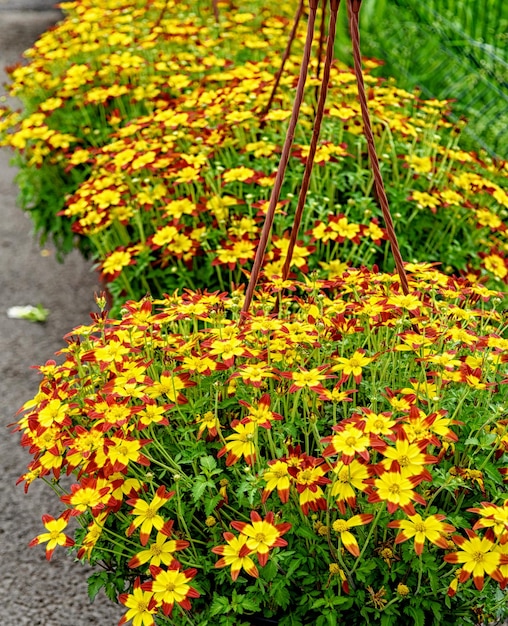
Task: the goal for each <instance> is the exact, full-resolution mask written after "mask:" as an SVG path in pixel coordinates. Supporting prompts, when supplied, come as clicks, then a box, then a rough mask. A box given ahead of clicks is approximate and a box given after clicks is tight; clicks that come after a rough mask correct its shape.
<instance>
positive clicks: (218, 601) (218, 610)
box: [210, 594, 230, 615]
mask: <svg viewBox="0 0 508 626" xmlns="http://www.w3.org/2000/svg"><path fill="white" fill-rule="evenodd" d="M229 610H230V604H229V600H228V599H227V598H225V597H224V596H219V595H217V594H214V596H213V600H212V604H211V605H210V615H223V614H224V613H229Z"/></svg>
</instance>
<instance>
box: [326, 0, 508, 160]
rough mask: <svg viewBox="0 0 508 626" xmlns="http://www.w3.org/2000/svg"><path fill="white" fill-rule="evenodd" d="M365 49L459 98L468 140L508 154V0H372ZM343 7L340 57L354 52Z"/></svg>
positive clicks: (394, 71)
mask: <svg viewBox="0 0 508 626" xmlns="http://www.w3.org/2000/svg"><path fill="white" fill-rule="evenodd" d="M360 18H361V19H360V22H361V31H362V52H363V54H364V55H365V56H373V57H377V58H380V59H382V60H383V61H384V62H385V65H384V68H383V70H382V72H383V75H385V76H387V77H388V76H392V77H394V78H395V79H396V82H397V84H398V85H399V86H400V87H405V88H413V87H419V88H420V89H421V90H422V93H423V95H424V96H425V97H426V98H429V97H430V98H438V99H453V100H455V101H456V102H455V103H454V107H453V108H454V113H453V115H454V119H455V120H456V119H458V118H467V120H468V123H467V125H466V127H465V129H464V133H463V137H462V144H463V146H464V147H465V148H468V149H478V147H480V146H481V147H483V148H485V149H486V150H487V151H488V152H489V153H490V154H491V155H493V156H498V157H501V158H503V159H507V158H508V2H506V0H425V1H424V2H422V0H364V2H363V3H362V9H361V14H360ZM346 33H347V25H346V11H345V7H342V8H341V28H340V30H339V37H340V43H339V51H338V53H339V56H340V57H341V58H343V59H344V60H348V57H349V55H350V46H349V38H348V36H347V34H346Z"/></svg>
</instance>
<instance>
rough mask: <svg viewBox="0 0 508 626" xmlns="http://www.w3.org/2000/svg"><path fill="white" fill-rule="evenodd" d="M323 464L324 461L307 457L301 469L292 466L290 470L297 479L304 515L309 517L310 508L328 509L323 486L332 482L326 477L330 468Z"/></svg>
mask: <svg viewBox="0 0 508 626" xmlns="http://www.w3.org/2000/svg"><path fill="white" fill-rule="evenodd" d="M323 463H324V459H317V458H314V457H310V456H305V458H304V459H303V462H302V463H301V465H300V466H299V467H295V466H292V467H291V466H290V468H289V470H288V471H289V473H290V474H291V476H293V478H294V479H295V485H296V489H297V491H298V494H299V501H300V506H301V507H302V511H303V513H304V515H307V513H308V512H309V508H310V509H311V510H312V511H318V510H320V509H321V510H323V511H324V510H325V509H326V498H325V497H324V492H323V490H322V489H321V485H327V484H328V483H330V482H331V480H330V479H329V478H327V477H326V476H325V474H326V473H327V472H328V469H329V468H328V467H327V466H323V465H322V464H323Z"/></svg>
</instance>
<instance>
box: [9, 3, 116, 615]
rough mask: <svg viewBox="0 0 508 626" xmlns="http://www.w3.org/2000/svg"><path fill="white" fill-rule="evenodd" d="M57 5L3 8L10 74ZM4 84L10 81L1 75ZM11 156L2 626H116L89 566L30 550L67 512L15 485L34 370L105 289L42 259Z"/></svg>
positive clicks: (80, 267) (44, 491) (40, 490)
mask: <svg viewBox="0 0 508 626" xmlns="http://www.w3.org/2000/svg"><path fill="white" fill-rule="evenodd" d="M52 4H53V3H50V2H47V1H44V0H39V1H37V0H0V68H4V67H5V66H6V65H11V64H13V63H16V62H19V60H20V55H21V53H22V52H23V50H25V49H27V48H28V47H30V46H31V44H32V43H33V42H34V41H35V39H36V38H37V36H38V35H39V34H40V33H41V32H43V31H44V30H46V29H47V28H48V27H49V26H51V25H52V24H53V23H54V22H55V21H56V20H57V19H58V18H59V16H60V14H59V13H58V12H57V11H55V10H48V8H49V7H51V6H52ZM0 83H1V84H2V85H3V84H4V83H5V74H4V73H2V72H1V71H0ZM1 104H2V102H1V101H0V105H1ZM10 158H11V155H10V154H9V152H8V151H7V150H6V149H0V296H1V300H0V303H1V304H0V398H1V399H2V405H1V409H0V422H1V426H2V430H1V431H0V432H1V433H2V436H1V437H0V480H1V484H0V563H1V564H2V584H1V585H0V624H1V625H2V626H94V625H99V624H100V625H101V626H114V625H115V624H116V623H117V622H118V620H119V618H120V616H121V615H122V613H123V611H122V610H121V609H120V607H117V606H115V605H113V604H111V603H110V602H109V600H107V599H106V598H105V597H104V596H99V597H98V598H97V599H96V600H95V602H94V604H90V602H89V600H88V596H87V583H86V579H87V575H88V573H89V570H88V569H87V568H86V567H84V566H83V567H82V566H80V565H79V564H77V563H73V561H72V559H71V558H69V557H68V556H67V555H66V554H65V552H64V551H63V550H62V551H61V552H59V549H58V548H57V550H56V551H55V553H54V555H53V558H52V560H51V561H50V562H49V563H48V562H47V561H46V560H45V558H44V548H43V547H35V548H29V547H28V546H27V544H28V542H29V541H30V540H31V539H32V538H33V537H35V536H36V535H38V534H39V533H41V532H43V526H42V522H41V516H42V514H43V513H50V514H57V513H58V511H57V508H58V506H57V505H58V503H57V501H56V498H55V497H54V496H52V494H51V493H50V491H49V488H47V487H44V486H43V485H38V484H34V485H32V486H31V487H30V490H29V492H28V495H25V494H24V492H23V487H22V486H16V485H15V483H16V480H17V478H18V477H19V476H20V474H22V473H23V472H24V471H25V468H26V465H27V463H28V460H29V457H28V455H27V454H25V452H24V451H23V450H22V448H21V447H20V446H19V445H18V437H17V436H16V435H12V434H11V433H10V430H9V429H8V428H7V425H8V424H10V423H12V422H13V421H14V420H15V417H14V416H15V413H16V411H17V410H18V409H19V407H20V406H21V405H22V404H23V403H24V402H26V401H27V400H29V399H30V398H31V397H33V395H34V394H35V393H36V391H37V387H38V381H39V376H38V375H37V373H36V372H34V371H33V370H31V369H30V367H31V366H32V365H35V364H41V363H44V362H45V361H46V360H47V359H50V358H51V357H52V356H53V354H54V353H55V352H56V351H57V350H59V349H60V348H61V347H63V345H64V342H63V339H62V337H63V335H64V334H65V333H66V332H68V331H70V330H71V329H72V328H73V327H74V326H77V325H79V324H82V323H86V322H87V321H88V319H89V312H90V311H92V310H94V308H95V305H94V299H93V294H94V291H96V290H97V289H98V287H97V283H96V279H95V275H94V273H92V272H91V270H90V266H89V265H88V264H86V263H85V262H84V261H83V260H82V259H81V257H80V256H79V255H78V254H73V255H71V256H70V257H69V258H68V259H67V261H66V262H65V264H63V265H60V264H59V263H57V262H56V260H55V257H54V253H53V251H52V250H51V249H50V248H49V247H48V252H49V254H48V253H47V252H46V253H45V254H46V255H43V254H41V250H40V247H39V245H38V244H37V243H36V242H35V241H34V238H33V236H32V226H31V222H30V220H29V218H28V217H27V216H26V215H25V214H24V213H23V212H22V211H21V210H20V209H19V208H17V207H16V195H17V189H16V187H15V185H14V182H13V177H14V176H15V173H16V172H15V170H14V169H13V168H12V167H10V166H9V161H10ZM38 303H41V304H42V305H43V306H44V307H46V308H48V309H50V311H51V314H50V316H49V319H48V321H47V322H46V323H45V324H32V323H30V322H27V321H22V320H11V319H8V318H7V315H6V311H7V309H8V308H9V307H10V306H14V305H22V304H38ZM55 505H56V506H55Z"/></svg>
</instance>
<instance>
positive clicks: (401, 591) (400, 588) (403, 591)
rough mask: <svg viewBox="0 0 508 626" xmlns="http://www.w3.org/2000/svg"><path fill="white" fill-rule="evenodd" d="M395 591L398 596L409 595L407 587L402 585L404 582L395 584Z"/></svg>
mask: <svg viewBox="0 0 508 626" xmlns="http://www.w3.org/2000/svg"><path fill="white" fill-rule="evenodd" d="M397 593H398V594H399V596H402V597H405V596H408V595H409V587H408V586H407V585H404V583H399V584H398V585H397Z"/></svg>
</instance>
